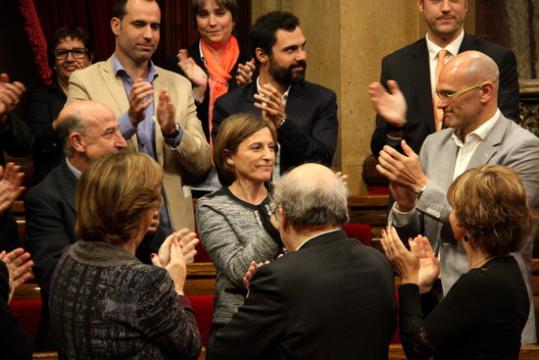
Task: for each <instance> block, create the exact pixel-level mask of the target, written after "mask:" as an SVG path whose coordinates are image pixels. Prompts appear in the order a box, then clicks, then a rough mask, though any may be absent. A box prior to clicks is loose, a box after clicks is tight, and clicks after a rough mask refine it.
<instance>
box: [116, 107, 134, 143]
mask: <svg viewBox="0 0 539 360" xmlns="http://www.w3.org/2000/svg"><path fill="white" fill-rule="evenodd" d="M118 124H119V125H120V133H122V136H123V137H124V139H126V140H129V139H131V137H132V136H133V135H135V133H136V132H137V128H136V127H134V126H133V124H132V123H131V121H130V120H129V115H128V114H127V113H123V114H122V115H120V117H118Z"/></svg>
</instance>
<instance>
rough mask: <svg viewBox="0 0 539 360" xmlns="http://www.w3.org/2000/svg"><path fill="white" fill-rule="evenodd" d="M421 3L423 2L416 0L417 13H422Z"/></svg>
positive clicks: (422, 0)
mask: <svg viewBox="0 0 539 360" xmlns="http://www.w3.org/2000/svg"><path fill="white" fill-rule="evenodd" d="M423 2H424V0H417V8H418V9H419V12H421V13H422V12H423V5H424V4H423Z"/></svg>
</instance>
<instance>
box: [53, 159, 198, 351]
mask: <svg viewBox="0 0 539 360" xmlns="http://www.w3.org/2000/svg"><path fill="white" fill-rule="evenodd" d="M162 178H163V173H162V170H161V168H160V167H159V165H158V164H157V163H156V162H155V161H153V160H152V159H151V158H150V157H148V156H146V155H145V154H142V153H132V152H127V153H117V154H112V155H108V156H105V157H102V158H99V159H96V160H95V161H93V162H92V163H91V164H90V166H89V167H88V168H87V169H86V171H85V172H84V173H83V174H82V177H81V179H80V181H79V184H78V187H77V193H76V209H77V214H78V220H77V231H78V234H79V236H80V240H79V241H78V242H76V243H75V244H73V245H72V246H71V247H70V248H69V249H68V250H66V251H65V253H64V255H63V256H62V258H61V259H60V261H59V262H58V265H57V266H56V269H55V272H54V275H53V278H52V281H51V294H50V300H49V304H50V316H51V325H52V328H53V331H54V334H55V337H56V339H57V342H58V344H57V345H58V348H59V353H60V357H61V358H66V359H127V358H129V359H169V358H174V359H196V357H197V356H198V353H199V350H200V335H199V331H198V327H197V324H196V321H195V317H194V313H193V310H192V308H191V306H190V303H189V300H188V299H187V297H185V296H184V294H183V287H184V282H185V275H186V266H185V259H186V258H187V257H190V256H193V252H194V249H193V247H194V245H195V243H196V242H197V241H198V240H197V239H196V235H195V234H194V233H189V232H188V231H187V230H185V229H184V230H180V231H179V232H177V233H175V234H172V235H171V236H169V237H168V238H167V239H166V240H165V242H164V243H163V245H162V247H161V249H160V250H159V254H152V262H153V263H154V265H156V266H151V265H144V264H142V263H141V262H140V261H139V260H137V258H136V257H135V251H136V249H137V247H138V245H139V244H140V242H141V240H142V238H143V237H144V234H145V233H146V232H147V230H148V229H149V227H150V226H151V224H152V217H153V213H154V212H155V211H156V210H157V209H159V207H160V205H161V182H162Z"/></svg>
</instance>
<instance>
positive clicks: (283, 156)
mask: <svg viewBox="0 0 539 360" xmlns="http://www.w3.org/2000/svg"><path fill="white" fill-rule="evenodd" d="M251 46H252V48H253V53H254V56H255V60H256V62H257V65H258V67H259V75H258V77H257V78H256V81H253V82H252V83H251V84H249V85H246V86H243V87H240V88H238V89H235V90H233V91H231V92H229V93H228V94H226V95H223V96H222V97H220V98H219V99H218V100H217V101H216V103H215V110H214V119H213V132H212V135H213V137H215V136H216V134H217V131H218V128H219V125H220V123H221V122H222V121H223V120H224V119H226V118H227V117H228V116H230V115H232V114H236V113H240V112H251V113H257V114H260V113H262V116H264V117H267V118H268V119H269V120H270V121H271V122H273V124H274V125H275V127H276V128H277V134H278V138H279V147H280V151H279V153H280V158H279V164H278V166H279V170H280V172H281V173H284V172H285V171H287V170H289V169H290V168H292V167H294V166H297V165H300V164H303V163H306V162H317V163H321V164H324V165H327V166H330V165H331V161H332V159H333V155H334V153H335V148H336V146H337V131H338V121H337V102H336V96H335V93H334V92H333V91H331V90H329V89H327V88H324V87H322V86H320V85H317V84H313V83H310V82H308V81H305V80H304V77H305V70H306V68H307V53H306V52H305V49H304V47H305V37H304V36H303V32H302V31H301V28H300V27H299V20H298V18H297V17H295V16H294V15H292V14H291V13H288V12H283V11H274V12H270V13H268V14H266V15H263V16H261V17H260V18H259V19H258V20H257V21H256V22H255V24H254V25H253V28H252V30H251Z"/></svg>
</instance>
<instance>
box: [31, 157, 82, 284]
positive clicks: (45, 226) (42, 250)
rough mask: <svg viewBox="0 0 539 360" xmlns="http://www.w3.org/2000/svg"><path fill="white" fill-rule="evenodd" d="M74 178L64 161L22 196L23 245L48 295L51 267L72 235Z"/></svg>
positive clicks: (75, 185)
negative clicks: (28, 252)
mask: <svg viewBox="0 0 539 360" xmlns="http://www.w3.org/2000/svg"><path fill="white" fill-rule="evenodd" d="M76 187H77V179H76V178H75V175H73V173H72V172H71V170H70V169H69V168H68V166H67V163H66V162H65V160H62V161H61V162H60V165H58V166H57V167H56V168H54V169H53V170H52V171H51V172H50V173H49V174H48V175H47V176H46V177H45V179H43V181H42V182H40V183H39V184H38V185H36V186H34V187H33V188H31V189H30V190H29V191H28V193H27V194H26V196H25V199H24V202H25V208H26V244H27V247H28V251H30V253H31V254H32V259H33V260H34V263H35V265H34V273H35V275H36V278H37V281H38V283H39V286H40V287H41V292H42V293H45V294H47V293H48V289H49V283H50V279H51V276H52V272H53V270H54V266H55V265H56V262H57V261H58V259H60V256H61V255H62V251H63V249H64V248H65V247H66V246H68V245H70V244H73V243H74V242H75V241H76V240H77V237H76V236H75V221H76V220H77V213H76V212H75V189H76Z"/></svg>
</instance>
